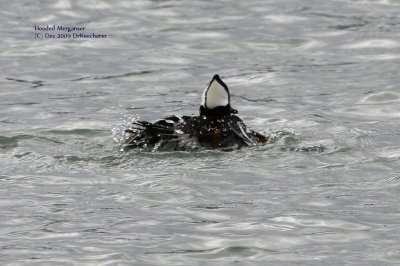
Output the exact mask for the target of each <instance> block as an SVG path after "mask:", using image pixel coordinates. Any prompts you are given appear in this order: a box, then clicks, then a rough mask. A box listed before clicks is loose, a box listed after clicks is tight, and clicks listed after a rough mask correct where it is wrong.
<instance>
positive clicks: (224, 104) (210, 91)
mask: <svg viewBox="0 0 400 266" xmlns="http://www.w3.org/2000/svg"><path fill="white" fill-rule="evenodd" d="M230 103H231V96H230V94H229V89H228V86H226V84H225V83H224V82H223V81H222V80H221V78H220V77H219V76H218V75H215V76H214V77H213V78H212V80H211V82H210V84H208V86H207V88H206V89H205V90H204V92H203V96H202V99H201V106H200V116H213V117H219V116H229V115H231V114H236V113H237V111H236V110H235V109H233V108H232V107H231V104H230Z"/></svg>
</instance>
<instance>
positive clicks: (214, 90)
mask: <svg viewBox="0 0 400 266" xmlns="http://www.w3.org/2000/svg"><path fill="white" fill-rule="evenodd" d="M235 114H237V111H236V110H235V109H233V108H232V107H231V105H230V94H229V90H228V87H227V86H226V84H225V83H224V82H223V81H222V80H221V78H220V77H219V76H218V75H215V76H214V77H213V79H212V80H211V82H210V84H209V85H208V86H207V88H206V89H205V90H204V92H203V95H202V102H201V106H200V115H199V116H183V117H177V116H170V117H166V118H164V119H161V120H158V121H156V122H154V123H150V122H146V121H135V122H133V123H132V126H131V127H130V128H129V129H126V130H125V132H126V134H125V140H124V147H125V148H146V149H152V150H154V151H156V150H164V151H165V150H175V151H178V150H180V151H191V150H195V149H198V148H200V147H204V148H241V147H243V146H250V145H263V144H265V143H267V141H268V137H267V136H264V135H262V134H260V133H258V132H255V131H253V130H251V129H249V128H248V127H247V126H246V125H245V124H244V123H243V121H242V120H241V119H240V118H239V117H238V116H236V115H235Z"/></svg>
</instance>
